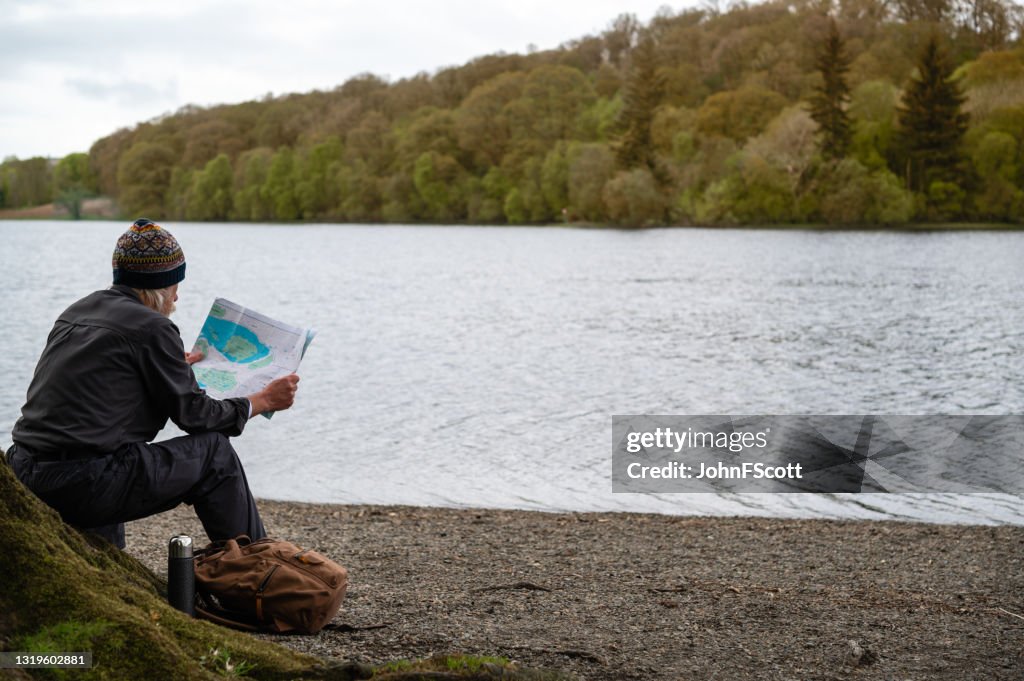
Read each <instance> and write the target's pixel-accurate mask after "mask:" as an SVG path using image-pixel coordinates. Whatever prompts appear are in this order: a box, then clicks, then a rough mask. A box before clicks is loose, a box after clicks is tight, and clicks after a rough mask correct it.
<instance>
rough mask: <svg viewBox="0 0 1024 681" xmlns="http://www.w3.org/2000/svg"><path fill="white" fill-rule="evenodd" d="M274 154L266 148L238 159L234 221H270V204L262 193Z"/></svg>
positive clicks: (246, 153)
mask: <svg viewBox="0 0 1024 681" xmlns="http://www.w3.org/2000/svg"><path fill="white" fill-rule="evenodd" d="M273 157H274V152H273V151H271V150H270V149H267V148H266V147H257V148H255V149H250V150H249V151H247V152H245V153H244V154H242V155H241V156H239V157H238V163H237V164H236V166H235V189H234V201H233V206H232V210H231V217H232V219H234V220H252V221H254V222H259V221H261V220H269V219H270V217H271V215H270V203H269V201H267V200H266V199H265V198H264V197H263V194H262V192H261V189H262V188H263V184H264V183H265V182H266V181H267V174H268V173H269V171H270V162H271V160H272V159H273Z"/></svg>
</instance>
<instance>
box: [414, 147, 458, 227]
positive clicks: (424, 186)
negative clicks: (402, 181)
mask: <svg viewBox="0 0 1024 681" xmlns="http://www.w3.org/2000/svg"><path fill="white" fill-rule="evenodd" d="M464 172H465V171H464V170H463V169H462V167H461V166H460V165H459V162H458V161H456V160H455V159H454V158H452V157H451V156H446V155H443V154H439V153H437V152H436V151H427V152H424V153H423V154H421V155H420V157H419V158H418V159H416V165H415V168H414V170H413V184H414V185H415V187H416V191H417V193H419V195H420V198H422V199H423V203H424V205H425V207H426V209H427V212H428V215H427V217H428V218H429V219H431V220H437V221H439V222H448V221H452V220H458V219H461V218H463V217H465V209H464V203H463V200H462V197H461V196H460V195H459V191H458V181H459V179H460V176H461V175H462V174H463V173H464Z"/></svg>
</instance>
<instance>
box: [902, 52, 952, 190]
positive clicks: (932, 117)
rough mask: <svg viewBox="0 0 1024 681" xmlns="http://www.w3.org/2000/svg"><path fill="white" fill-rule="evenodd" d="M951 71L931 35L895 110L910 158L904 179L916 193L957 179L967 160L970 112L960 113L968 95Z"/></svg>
mask: <svg viewBox="0 0 1024 681" xmlns="http://www.w3.org/2000/svg"><path fill="white" fill-rule="evenodd" d="M952 73H953V69H952V67H951V66H950V64H949V62H948V60H947V58H946V55H945V52H944V51H943V50H942V49H941V48H940V46H939V40H938V38H937V37H936V36H935V35H934V34H933V35H932V36H931V37H930V38H929V39H928V42H927V43H926V44H925V46H924V50H923V51H922V52H921V56H920V59H919V61H918V65H917V74H916V76H915V77H914V78H912V79H911V81H910V84H909V85H908V86H907V88H906V91H905V92H904V93H903V101H902V103H901V104H900V106H899V107H898V109H897V116H898V118H899V124H900V141H901V142H902V144H903V151H904V154H905V156H906V168H905V176H904V179H905V181H906V183H907V187H908V188H909V189H911V190H913V191H916V192H921V193H925V192H927V191H928V190H929V187H930V186H931V184H932V183H933V182H937V181H938V182H944V183H955V182H956V180H957V179H958V177H957V176H958V174H959V171H960V166H961V164H962V161H963V159H962V155H961V149H960V145H961V141H962V139H963V136H964V133H965V132H966V131H967V122H968V120H969V116H968V114H966V113H964V112H963V111H961V107H962V106H963V103H964V100H965V97H964V95H963V94H962V93H961V92H960V86H959V84H958V83H957V82H956V81H954V80H952V78H951V76H952Z"/></svg>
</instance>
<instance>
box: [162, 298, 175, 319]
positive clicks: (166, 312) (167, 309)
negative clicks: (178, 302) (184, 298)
mask: <svg viewBox="0 0 1024 681" xmlns="http://www.w3.org/2000/svg"><path fill="white" fill-rule="evenodd" d="M177 309H178V308H177V306H175V304H174V299H173V298H170V297H168V298H167V299H166V300H165V301H164V304H163V308H162V309H161V310H160V314H162V315H163V316H165V317H170V316H171V315H172V314H174V311H175V310H177Z"/></svg>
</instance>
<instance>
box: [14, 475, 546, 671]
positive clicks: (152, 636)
mask: <svg viewBox="0 0 1024 681" xmlns="http://www.w3.org/2000/svg"><path fill="white" fill-rule="evenodd" d="M0 456H2V455H0ZM0 546H3V558H2V559H0V585H2V587H0V649H2V650H6V651H26V652H34V653H47V652H84V651H91V652H92V654H93V666H92V668H91V669H88V670H81V669H75V670H61V669H34V670H31V671H29V670H13V671H12V670H5V672H8V674H7V676H8V677H9V678H13V679H29V678H50V679H62V678H74V679H103V680H111V681H116V680H119V679H125V680H126V681H128V680H131V681H135V680H136V679H144V678H161V677H163V678H175V679H182V680H184V679H222V678H224V677H225V676H236V677H239V676H244V677H245V678H251V679H266V680H268V681H284V680H286V679H323V680H325V681H327V680H331V679H339V680H340V679H346V680H348V679H359V678H369V677H370V676H374V677H375V678H384V679H397V678H404V679H411V678H423V679H428V678H433V679H440V678H461V679H467V678H477V679H485V678H486V679H499V678H500V679H524V680H526V679H537V680H540V679H551V680H554V679H557V678H566V677H564V676H560V675H558V674H556V673H550V672H536V671H532V670H519V669H516V668H515V666H514V665H508V664H496V663H494V661H492V660H491V659H488V658H479V659H477V658H471V657H466V658H461V657H452V658H446V659H445V661H444V663H443V668H441V667H440V666H439V665H441V664H442V663H440V662H438V661H437V660H436V659H433V660H427V661H420V662H415V663H409V664H408V665H406V664H405V663H399V664H398V665H396V667H389V666H387V665H385V666H383V667H381V668H379V669H378V670H374V669H373V668H371V667H368V666H366V665H360V664H355V663H352V662H338V661H326V660H322V659H319V658H316V657H311V656H309V655H305V654H302V653H299V652H296V651H293V650H290V649H288V648H285V647H283V646H280V645H277V644H276V643H271V642H268V641H263V640H260V639H257V638H255V637H253V636H250V635H248V634H245V633H243V632H236V631H233V630H230V629H225V628H223V627H220V626H217V625H214V624H211V623H209V622H204V621H200V620H194V619H192V618H190V617H188V616H186V615H184V614H182V613H180V612H178V611H177V610H175V609H174V608H172V607H171V606H170V605H168V603H167V601H166V594H167V586H166V584H165V583H164V582H163V581H162V580H160V579H159V578H158V577H157V576H156V575H154V574H153V573H152V572H151V571H150V570H148V569H147V568H146V567H145V566H144V565H142V564H141V563H140V562H138V561H137V560H135V559H134V558H133V557H131V556H130V555H128V554H127V553H124V552H122V551H120V550H118V549H117V548H116V547H114V546H113V545H112V544H109V543H107V542H105V541H103V540H102V539H98V538H95V539H88V538H86V537H85V536H83V535H82V534H81V533H79V532H78V531H77V530H75V529H74V528H72V527H70V526H68V525H66V524H65V523H64V522H63V521H62V520H61V519H60V516H59V515H58V514H57V513H56V512H55V511H54V510H52V509H51V508H49V507H48V506H46V504H44V503H43V502H42V501H40V500H39V499H38V498H37V497H36V496H35V495H34V494H32V492H30V491H29V490H28V489H27V488H26V487H25V486H24V485H23V484H21V482H20V481H19V480H18V479H17V478H15V476H14V474H13V472H12V471H11V469H10V467H8V466H7V465H6V464H5V463H4V462H3V459H2V458H0ZM460 659H461V660H463V661H462V662H459V660H460ZM480 660H483V661H482V662H481V661H480ZM397 667H404V668H402V669H399V668H397ZM375 672H376V673H375Z"/></svg>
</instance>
